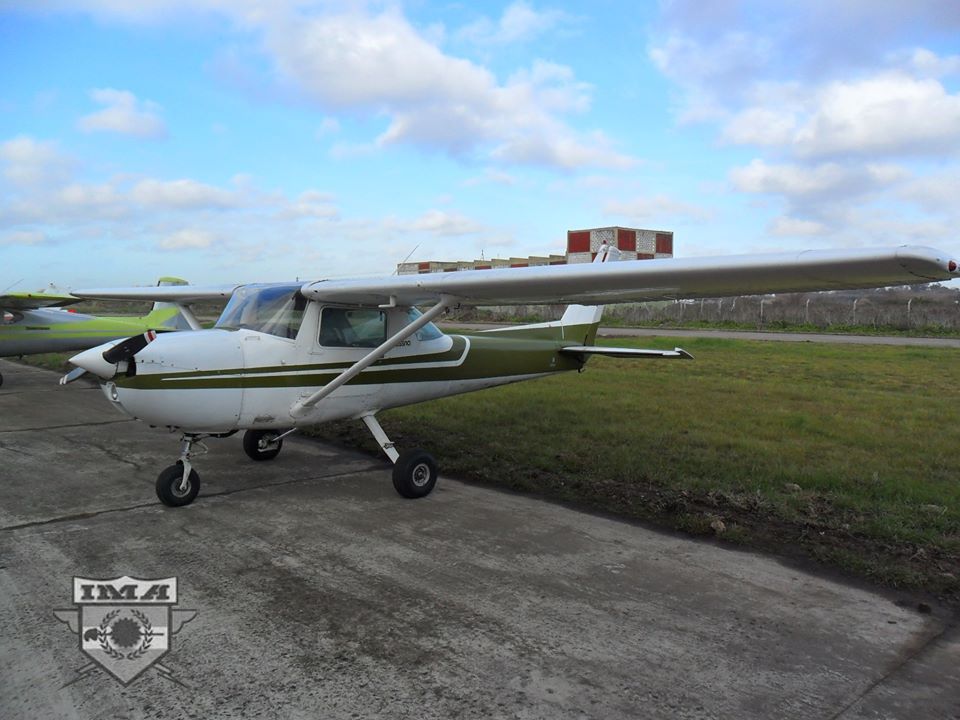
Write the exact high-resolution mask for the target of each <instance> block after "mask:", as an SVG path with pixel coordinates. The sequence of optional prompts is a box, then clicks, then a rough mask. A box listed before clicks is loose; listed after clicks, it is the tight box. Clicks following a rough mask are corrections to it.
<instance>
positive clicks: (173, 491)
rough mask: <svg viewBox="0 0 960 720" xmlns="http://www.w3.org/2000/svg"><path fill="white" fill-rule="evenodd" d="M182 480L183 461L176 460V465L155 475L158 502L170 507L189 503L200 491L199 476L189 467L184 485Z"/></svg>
mask: <svg viewBox="0 0 960 720" xmlns="http://www.w3.org/2000/svg"><path fill="white" fill-rule="evenodd" d="M182 482H183V463H182V462H180V461H179V460H177V464H176V465H171V466H170V467H168V468H165V469H164V470H163V472H161V473H160V475H159V477H157V497H158V498H160V502H162V503H163V504H164V505H169V506H170V507H181V506H182V505H189V504H190V503H192V502H193V499H194V498H195V497H196V496H197V493H198V492H200V476H199V475H197V471H196V470H193V469H192V468H191V470H190V475H188V476H187V485H186V487H181V485H182Z"/></svg>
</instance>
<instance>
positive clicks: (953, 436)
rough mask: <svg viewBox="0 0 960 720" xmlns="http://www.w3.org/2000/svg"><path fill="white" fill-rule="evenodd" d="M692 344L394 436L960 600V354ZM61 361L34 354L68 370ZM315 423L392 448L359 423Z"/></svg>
mask: <svg viewBox="0 0 960 720" xmlns="http://www.w3.org/2000/svg"><path fill="white" fill-rule="evenodd" d="M616 344H618V345H633V346H637V347H640V346H643V347H673V346H674V345H675V344H678V343H677V342H675V341H674V340H671V339H668V338H643V339H641V340H637V341H630V340H627V339H623V338H618V339H617V340H616ZM682 344H683V346H684V347H685V348H686V349H687V350H689V351H690V352H692V353H693V354H694V355H695V356H696V360H694V361H628V360H616V359H608V358H595V359H593V360H591V362H590V364H589V365H588V367H587V371H586V372H585V373H584V374H582V375H577V374H566V375H559V376H554V377H551V378H547V379H543V380H537V381H534V382H528V383H521V384H518V385H512V386H507V387H503V388H498V389H494V390H487V391H484V392H480V393H472V394H469V395H463V396H458V397H453V398H447V399H444V400H439V401H434V402H430V403H425V404H422V405H415V406H411V407H407V408H400V409H397V410H392V411H388V412H385V413H383V414H381V415H380V417H381V420H382V422H383V425H384V427H385V429H386V430H387V432H388V433H389V434H390V435H391V438H392V439H393V440H394V441H395V442H396V443H397V444H398V446H400V447H401V448H411V447H424V448H426V449H428V450H429V451H430V452H431V453H433V454H434V455H435V456H436V457H437V459H438V462H439V464H440V466H441V472H442V473H444V474H446V475H449V476H457V477H463V478H466V479H470V480H474V481H479V482H483V483H488V484H492V485H497V486H501V487H507V488H512V489H517V490H521V491H527V492H534V493H537V494H541V495H543V496H546V497H550V498H555V499H559V500H564V501H568V502H572V503H575V504H577V505H580V506H585V507H589V508H594V509H599V510H603V511H607V512H611V513H615V514H618V515H621V516H625V517H629V518H638V519H642V520H645V521H649V522H652V523H654V524H657V525H660V526H662V527H667V528H671V529H680V530H684V531H687V532H691V533H695V534H710V535H716V536H718V537H719V538H720V539H721V541H724V542H731V543H736V544H738V545H742V546H745V547H751V548H757V549H764V550H772V551H774V552H776V553H779V554H781V555H785V556H789V557H805V558H814V559H816V560H818V561H820V562H823V563H825V564H826V565H828V566H831V567H834V568H838V569H841V570H843V571H845V572H848V573H852V574H854V575H857V576H860V577H865V578H868V579H871V580H874V581H876V582H879V583H882V584H885V585H889V586H894V587H904V588H910V589H922V590H926V591H929V592H931V593H934V594H936V595H939V596H941V597H942V598H943V599H945V600H947V601H948V602H951V603H954V604H956V603H960V580H958V578H960V484H958V482H957V479H958V463H957V459H956V458H955V456H954V455H955V453H956V452H957V449H958V448H960V402H958V401H960V397H958V394H960V363H958V360H960V357H958V355H957V352H956V351H955V350H949V349H938V348H914V347H895V346H869V347H866V346H854V345H827V344H815V343H766V342H748V341H740V340H722V339H693V338H684V339H683V341H682ZM65 357H66V356H65V355H49V356H34V358H30V361H31V362H32V363H34V364H40V365H43V366H45V367H51V368H53V369H60V368H61V367H62V363H63V360H64V358H65ZM313 433H314V434H316V435H318V436H321V437H325V438H328V439H332V440H335V441H337V442H341V443H345V444H349V445H352V446H357V447H363V448H366V449H368V450H369V451H370V452H371V453H379V450H377V448H376V446H375V444H374V443H373V441H372V440H371V439H370V438H369V435H368V433H367V431H366V429H365V428H364V427H363V426H362V424H361V423H359V422H347V423H335V424H330V425H325V426H321V427H319V428H316V430H315V431H313Z"/></svg>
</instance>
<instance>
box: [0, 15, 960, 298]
mask: <svg viewBox="0 0 960 720" xmlns="http://www.w3.org/2000/svg"><path fill="white" fill-rule="evenodd" d="M0 63H2V67H3V73H2V79H0V291H3V290H6V289H7V288H8V287H14V288H15V289H19V290H32V289H37V288H40V287H44V286H46V285H48V284H49V283H54V284H55V285H57V286H58V287H60V288H63V289H68V288H74V289H76V288H82V287H103V286H125V285H133V284H149V283H152V282H155V281H156V278H157V277H159V276H161V275H171V274H172V275H178V276H180V277H184V278H186V279H188V280H189V281H191V282H192V283H194V284H209V283H231V282H253V281H281V280H291V279H319V278H324V277H350V276H359V275H364V276H367V275H388V274H390V273H392V272H393V271H394V269H395V267H396V264H397V263H398V262H401V261H403V260H404V259H407V258H409V259H410V260H472V259H475V258H479V257H481V256H482V257H486V258H491V257H510V256H525V255H544V254H547V253H562V252H564V249H565V245H566V232H567V230H569V229H579V228H588V227H605V226H610V225H621V226H627V227H641V228H650V229H660V230H672V231H673V232H674V233H675V235H674V252H675V255H676V256H678V257H681V256H682V257H694V256H705V255H730V254H737V253H753V252H763V251H771V252H775V251H782V250H791V249H802V248H847V247H870V246H884V245H898V244H904V243H910V244H923V245H931V246H933V247H938V248H942V249H943V250H946V251H948V252H952V253H958V252H960V241H958V238H957V233H956V228H957V227H958V224H960V202H958V198H960V3H957V2H955V0H938V1H935V0H912V1H911V2H909V3H907V2H902V1H900V0H870V1H868V0H806V1H805V2H803V3H771V2H767V1H766V0H700V1H696V0H674V1H664V2H652V1H651V2H643V1H640V0H636V1H634V2H627V1H626V0H623V1H614V0H592V1H590V2H549V1H548V0H544V1H543V2H540V1H539V0H537V1H536V2H534V1H532V0H515V1H513V2H484V1H475V2H433V1H429V0H406V1H401V0H398V1H395V2H377V1H375V0H371V1H369V2H361V1H357V2H347V1H338V0H330V1H325V0H270V1H269V2H263V1H261V0H139V1H138V2H129V1H128V0H76V1H74V2H66V1H63V0H12V1H11V0H0Z"/></svg>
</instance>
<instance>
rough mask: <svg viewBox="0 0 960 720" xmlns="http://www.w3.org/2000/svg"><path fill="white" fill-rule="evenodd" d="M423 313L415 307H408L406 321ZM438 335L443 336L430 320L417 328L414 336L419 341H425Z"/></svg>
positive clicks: (412, 320)
mask: <svg viewBox="0 0 960 720" xmlns="http://www.w3.org/2000/svg"><path fill="white" fill-rule="evenodd" d="M421 315H423V313H422V312H420V311H419V310H417V309H416V308H415V307H412V308H410V309H409V310H408V311H407V322H408V323H412V322H414V321H415V320H416V319H417V318H418V317H420V316H421ZM438 337H443V333H442V332H440V330H439V329H438V328H437V326H436V325H434V324H433V323H432V322H431V323H427V324H426V325H424V326H423V327H422V328H420V329H419V330H417V334H416V338H417V340H419V341H420V342H426V341H427V340H436V339H437V338H438Z"/></svg>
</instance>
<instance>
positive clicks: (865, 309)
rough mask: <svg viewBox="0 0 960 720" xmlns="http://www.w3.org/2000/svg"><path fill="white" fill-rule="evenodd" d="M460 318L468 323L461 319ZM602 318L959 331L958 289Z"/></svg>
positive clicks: (694, 306)
mask: <svg viewBox="0 0 960 720" xmlns="http://www.w3.org/2000/svg"><path fill="white" fill-rule="evenodd" d="M564 307H565V306H563V305H518V306H512V307H495V308H486V309H483V310H478V311H476V312H475V314H474V315H473V317H475V318H476V319H490V320H524V321H530V320H556V319H558V318H559V317H560V315H562V314H563V309H564ZM464 319H467V318H466V317H465V318H464ZM604 319H605V320H606V321H607V322H611V323H613V324H623V325H637V326H645V325H653V326H657V325H697V324H729V325H736V326H753V327H756V328H757V329H763V328H771V329H773V328H779V327H807V328H811V329H820V330H827V329H830V328H831V327H833V328H840V327H843V328H851V327H861V328H871V329H874V330H880V329H884V328H889V329H894V330H916V329H922V328H930V329H934V330H960V290H953V289H950V288H945V287H940V286H934V287H929V288H928V287H925V286H918V287H916V288H898V289H885V290H869V291H859V292H821V293H782V294H778V295H751V296H741V297H726V298H704V299H702V300H681V301H659V302H647V303H628V304H623V305H611V306H609V307H607V309H606V312H605V314H604Z"/></svg>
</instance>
